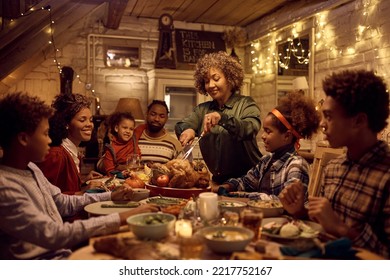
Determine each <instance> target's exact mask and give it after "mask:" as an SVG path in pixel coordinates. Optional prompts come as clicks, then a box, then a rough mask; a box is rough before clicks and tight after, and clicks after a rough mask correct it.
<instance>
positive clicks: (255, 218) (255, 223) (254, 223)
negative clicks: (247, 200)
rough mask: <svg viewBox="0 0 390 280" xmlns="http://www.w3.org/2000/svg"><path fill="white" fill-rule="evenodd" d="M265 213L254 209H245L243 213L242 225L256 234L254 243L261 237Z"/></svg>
mask: <svg viewBox="0 0 390 280" xmlns="http://www.w3.org/2000/svg"><path fill="white" fill-rule="evenodd" d="M263 216H264V215H263V212H261V211H258V210H256V211H254V210H252V209H244V210H242V212H241V223H242V225H243V226H244V227H246V228H248V229H250V230H251V231H253V232H254V234H255V235H254V236H253V241H256V240H257V239H258V238H259V237H260V236H259V235H260V232H261V231H260V229H261V222H262V221H263Z"/></svg>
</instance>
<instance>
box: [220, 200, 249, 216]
mask: <svg viewBox="0 0 390 280" xmlns="http://www.w3.org/2000/svg"><path fill="white" fill-rule="evenodd" d="M246 206H247V204H246V203H245V202H242V201H238V200H220V201H218V207H219V209H220V211H221V212H226V211H232V212H236V213H240V212H241V211H242V210H243V209H245V208H246Z"/></svg>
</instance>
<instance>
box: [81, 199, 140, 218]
mask: <svg viewBox="0 0 390 280" xmlns="http://www.w3.org/2000/svg"><path fill="white" fill-rule="evenodd" d="M130 203H131V205H132V204H134V205H135V206H134V207H125V206H123V205H125V204H124V203H115V202H113V201H98V202H94V203H91V204H88V205H87V206H85V207H84V210H85V211H86V212H88V213H89V214H91V215H98V216H100V215H108V214H112V213H120V212H125V211H129V210H130V209H133V208H135V207H137V203H136V202H134V201H132V202H130ZM106 205H107V206H108V207H104V206H106ZM121 206H123V207H121Z"/></svg>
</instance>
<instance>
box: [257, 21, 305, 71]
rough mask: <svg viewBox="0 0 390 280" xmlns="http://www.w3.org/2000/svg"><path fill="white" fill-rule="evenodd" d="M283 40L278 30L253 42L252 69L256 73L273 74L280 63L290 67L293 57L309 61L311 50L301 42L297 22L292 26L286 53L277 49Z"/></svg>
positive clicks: (303, 61) (285, 67)
mask: <svg viewBox="0 0 390 280" xmlns="http://www.w3.org/2000/svg"><path fill="white" fill-rule="evenodd" d="M262 41H263V43H262ZM281 41H282V38H281V36H279V35H278V33H277V32H270V33H268V34H267V36H266V38H264V39H262V40H260V39H259V40H257V41H254V42H252V44H251V48H252V49H251V61H252V71H253V72H254V73H255V74H260V75H266V74H273V73H274V72H275V71H276V69H277V66H278V65H279V66H280V67H281V68H284V69H288V67H289V64H290V61H291V58H292V57H295V58H296V60H297V62H298V63H299V64H308V63H309V59H310V50H309V49H307V50H306V49H305V48H304V46H303V44H302V42H301V38H300V36H299V32H298V31H297V23H296V24H294V25H293V26H292V27H291V37H288V38H287V48H286V50H285V52H286V53H285V55H283V54H282V53H279V51H278V49H277V48H278V44H279V43H280V42H281Z"/></svg>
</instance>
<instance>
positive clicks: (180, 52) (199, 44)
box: [175, 29, 226, 64]
mask: <svg viewBox="0 0 390 280" xmlns="http://www.w3.org/2000/svg"><path fill="white" fill-rule="evenodd" d="M175 40H176V50H177V62H178V63H186V64H195V63H196V62H197V61H198V59H199V58H201V57H202V56H203V55H204V54H206V53H212V52H217V51H226V45H225V41H224V40H223V33H220V32H208V31H199V30H185V29H176V30H175Z"/></svg>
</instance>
